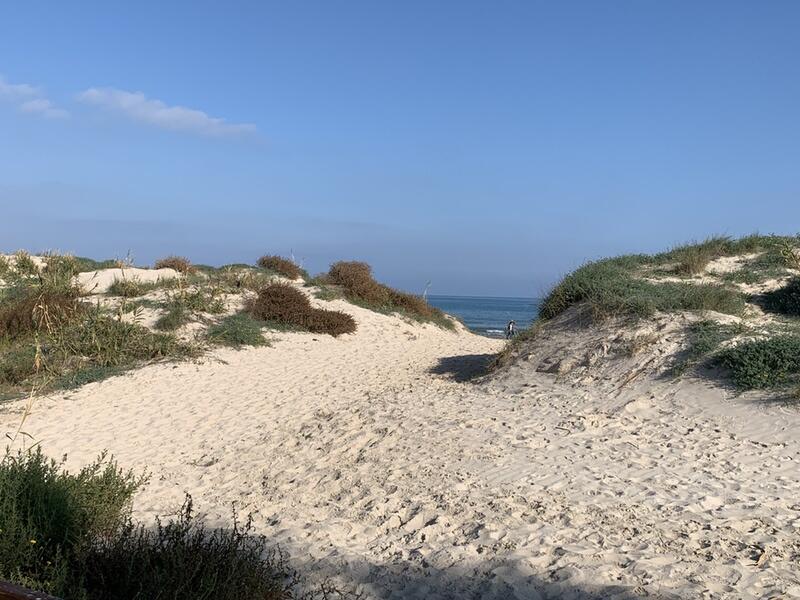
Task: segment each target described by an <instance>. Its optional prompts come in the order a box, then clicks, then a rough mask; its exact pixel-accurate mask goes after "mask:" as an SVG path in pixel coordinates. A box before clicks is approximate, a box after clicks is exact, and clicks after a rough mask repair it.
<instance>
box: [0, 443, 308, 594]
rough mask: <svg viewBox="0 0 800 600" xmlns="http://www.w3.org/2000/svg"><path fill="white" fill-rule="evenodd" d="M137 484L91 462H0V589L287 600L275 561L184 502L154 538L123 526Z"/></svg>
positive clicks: (106, 461) (29, 454)
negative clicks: (2, 585)
mask: <svg viewBox="0 0 800 600" xmlns="http://www.w3.org/2000/svg"><path fill="white" fill-rule="evenodd" d="M144 483H145V478H144V477H138V476H136V475H134V474H133V473H132V472H130V471H124V470H122V469H120V468H119V466H118V465H117V464H116V463H115V462H114V461H113V460H112V459H110V458H108V457H106V456H105V455H103V456H101V457H100V458H99V459H98V460H97V461H95V462H94V463H92V464H90V465H88V466H86V467H84V468H83V469H81V470H80V471H79V472H77V473H69V472H68V471H66V470H65V469H64V467H63V465H62V464H61V463H57V462H55V461H53V460H50V459H48V458H46V457H45V456H44V455H43V454H42V452H41V450H39V449H36V450H32V451H19V452H17V453H13V452H11V451H7V452H6V454H5V456H4V457H2V459H0V580H5V581H10V582H12V583H16V584H18V585H23V586H25V587H27V588H30V589H35V590H37V591H43V592H46V593H48V594H52V595H54V596H58V597H60V598H65V599H67V598H68V599H70V600H81V599H83V600H102V599H107V598H114V599H115V600H128V599H129V600H133V599H137V598H173V599H175V600H180V599H186V600H189V599H191V600H195V599H208V600H211V599H215V600H217V599H230V600H234V599H236V600H239V599H240V598H263V599H264V600H271V599H275V600H278V599H283V598H288V597H291V590H292V587H293V583H292V582H293V578H292V576H291V573H290V571H289V570H288V569H287V567H286V565H285V564H284V562H283V559H282V556H281V555H280V554H279V553H277V552H275V551H274V550H273V549H271V548H270V547H268V545H267V540H266V539H265V538H263V537H260V536H256V535H254V534H253V533H252V528H251V523H250V521H249V519H248V520H245V521H244V522H243V523H241V522H238V521H237V520H236V517H235V515H234V521H233V523H232V525H231V527H230V528H228V529H213V530H208V529H207V528H206V527H205V526H204V524H203V522H202V521H200V520H197V519H196V518H195V517H194V514H193V506H192V501H191V498H189V497H187V499H186V502H185V503H184V505H183V507H182V508H181V509H180V511H179V513H178V514H177V515H176V516H175V517H173V518H172V519H171V520H169V521H168V522H166V523H163V522H160V521H159V522H157V524H156V527H155V528H149V527H145V526H144V525H142V524H139V523H136V522H135V521H133V520H132V518H131V516H130V513H131V510H130V509H131V503H132V498H133V495H134V493H135V492H136V490H137V489H139V487H140V486H141V485H143V484H144Z"/></svg>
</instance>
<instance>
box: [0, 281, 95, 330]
mask: <svg viewBox="0 0 800 600" xmlns="http://www.w3.org/2000/svg"><path fill="white" fill-rule="evenodd" d="M80 310H81V304H80V301H79V300H78V297H77V294H76V293H75V292H74V291H73V290H58V291H44V292H40V293H35V292H33V291H31V292H27V293H24V294H22V295H20V296H18V297H16V298H12V299H10V300H7V301H6V302H5V303H4V304H3V305H2V306H0V338H8V339H12V340H13V339H15V338H18V337H21V336H23V335H26V334H29V333H33V332H34V331H36V330H38V329H40V328H41V327H43V326H54V325H57V324H60V323H64V322H66V321H68V320H69V319H71V318H73V317H74V316H76V315H77V314H78V313H79V312H80Z"/></svg>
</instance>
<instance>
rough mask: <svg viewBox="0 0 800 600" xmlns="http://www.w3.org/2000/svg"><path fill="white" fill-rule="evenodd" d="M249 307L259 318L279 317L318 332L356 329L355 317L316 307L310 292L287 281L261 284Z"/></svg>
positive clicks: (352, 330) (247, 305) (344, 331)
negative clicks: (308, 295) (310, 300)
mask: <svg viewBox="0 0 800 600" xmlns="http://www.w3.org/2000/svg"><path fill="white" fill-rule="evenodd" d="M245 309H246V311H247V312H248V313H249V314H250V315H251V316H252V317H255V318H256V319H261V320H262V321H277V322H279V323H282V324H284V325H293V326H296V327H300V328H302V329H306V330H308V331H311V332H314V333H327V334H330V335H333V336H336V335H341V334H343V333H353V332H354V331H355V330H356V322H355V320H354V319H353V317H351V316H350V315H347V314H345V313H341V312H336V311H330V310H320V309H315V308H312V307H311V302H309V300H308V298H307V297H306V295H305V294H304V293H303V292H301V291H300V290H298V289H297V288H295V287H293V286H291V285H289V284H287V283H273V284H270V285H268V286H265V287H263V288H261V290H259V292H258V295H257V296H256V297H255V298H253V299H251V300H250V301H248V302H247V304H246V306H245Z"/></svg>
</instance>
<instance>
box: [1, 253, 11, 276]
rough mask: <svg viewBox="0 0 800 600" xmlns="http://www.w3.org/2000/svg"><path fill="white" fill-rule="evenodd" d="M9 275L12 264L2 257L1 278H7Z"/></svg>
mask: <svg viewBox="0 0 800 600" xmlns="http://www.w3.org/2000/svg"><path fill="white" fill-rule="evenodd" d="M9 273H11V262H10V261H9V260H8V259H7V258H6V257H5V256H3V255H0V278H3V277H7V276H8V274H9Z"/></svg>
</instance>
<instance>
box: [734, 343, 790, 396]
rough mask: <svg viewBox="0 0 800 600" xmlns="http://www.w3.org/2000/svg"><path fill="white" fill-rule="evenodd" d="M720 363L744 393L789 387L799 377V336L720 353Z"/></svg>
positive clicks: (739, 347) (738, 346)
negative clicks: (786, 385)
mask: <svg viewBox="0 0 800 600" xmlns="http://www.w3.org/2000/svg"><path fill="white" fill-rule="evenodd" d="M718 362H719V364H721V365H722V366H724V367H725V368H727V369H728V370H729V371H730V375H731V379H732V380H733V382H734V384H735V385H736V387H738V388H740V389H742V390H750V389H766V388H773V387H778V386H781V385H785V384H789V383H792V382H794V381H797V380H798V378H799V377H800V336H792V335H782V336H777V337H772V338H766V339H758V340H750V341H747V342H743V343H740V344H737V345H736V346H733V347H731V348H727V349H726V350H724V351H723V352H721V353H720V355H719V357H718Z"/></svg>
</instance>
